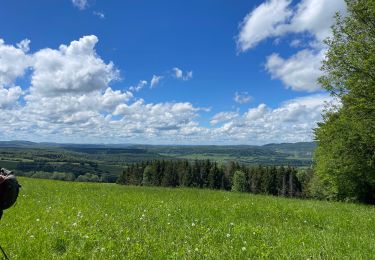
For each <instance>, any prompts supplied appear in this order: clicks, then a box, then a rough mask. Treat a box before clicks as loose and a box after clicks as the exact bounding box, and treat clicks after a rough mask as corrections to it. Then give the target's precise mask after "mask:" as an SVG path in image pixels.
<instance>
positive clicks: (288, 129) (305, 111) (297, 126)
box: [213, 94, 333, 143]
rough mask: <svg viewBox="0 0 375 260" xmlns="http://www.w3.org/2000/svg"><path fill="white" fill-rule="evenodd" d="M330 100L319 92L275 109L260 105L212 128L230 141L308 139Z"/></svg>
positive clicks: (263, 141) (260, 141) (265, 141)
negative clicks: (218, 126)
mask: <svg viewBox="0 0 375 260" xmlns="http://www.w3.org/2000/svg"><path fill="white" fill-rule="evenodd" d="M332 101H333V100H332V98H331V97H329V96H328V95H322V94H319V95H311V96H306V97H301V98H296V99H291V100H288V101H286V102H284V103H283V104H281V106H280V107H278V108H270V107H268V106H267V105H266V104H260V105H258V106H257V107H255V108H250V109H249V110H248V111H247V112H246V113H244V114H243V115H238V116H237V117H233V118H232V119H231V120H230V121H228V122H226V123H225V124H224V125H222V126H221V127H220V128H216V129H214V130H213V134H214V135H216V136H217V138H218V139H220V138H222V139H223V140H228V138H229V139H230V140H231V142H232V143H270V142H297V141H306V140H311V139H312V135H313V132H312V129H313V128H315V127H316V123H317V122H318V121H320V120H321V113H322V110H323V108H324V107H325V102H332ZM223 114H224V113H223Z"/></svg>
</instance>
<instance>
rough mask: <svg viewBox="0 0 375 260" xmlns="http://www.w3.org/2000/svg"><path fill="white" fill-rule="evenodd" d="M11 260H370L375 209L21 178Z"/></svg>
mask: <svg viewBox="0 0 375 260" xmlns="http://www.w3.org/2000/svg"><path fill="white" fill-rule="evenodd" d="M19 181H20V183H21V184H22V190H21V193H20V196H19V198H18V201H17V204H16V205H15V206H14V207H12V208H10V209H9V210H7V211H5V212H4V215H3V219H2V220H1V222H0V229H1V232H0V242H1V246H2V247H3V248H4V249H5V251H6V252H7V253H8V255H9V258H10V259H14V260H18V259H249V258H250V259H373V257H374V245H375V236H374V233H375V217H374V216H375V208H374V207H373V206H366V205H355V204H350V203H335V202H322V201H310V200H299V199H284V198H276V197H270V196H262V195H257V196H253V195H251V194H246V193H231V192H223V191H211V190H203V189H186V188H177V189H168V188H155V187H141V186H138V187H135V186H121V185H114V184H104V183H100V184H98V183H78V182H57V181H50V180H40V179H29V178H19Z"/></svg>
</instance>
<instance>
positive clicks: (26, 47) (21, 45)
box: [17, 39, 31, 53]
mask: <svg viewBox="0 0 375 260" xmlns="http://www.w3.org/2000/svg"><path fill="white" fill-rule="evenodd" d="M30 42H31V41H30V40H29V39H24V40H22V41H20V42H19V43H17V47H18V48H19V49H20V50H22V51H23V52H24V53H26V52H28V51H29V50H30V46H29V45H30Z"/></svg>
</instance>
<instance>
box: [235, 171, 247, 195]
mask: <svg viewBox="0 0 375 260" xmlns="http://www.w3.org/2000/svg"><path fill="white" fill-rule="evenodd" d="M232 191H238V192H246V191H247V189H246V176H245V173H244V172H242V171H236V172H235V173H234V175H233V185H232Z"/></svg>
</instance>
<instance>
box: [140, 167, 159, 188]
mask: <svg viewBox="0 0 375 260" xmlns="http://www.w3.org/2000/svg"><path fill="white" fill-rule="evenodd" d="M155 175H156V169H155V167H153V166H151V165H147V166H146V168H145V169H144V170H143V178H142V185H143V186H151V185H152V179H153V177H154V176H155Z"/></svg>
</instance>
